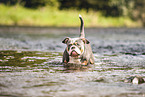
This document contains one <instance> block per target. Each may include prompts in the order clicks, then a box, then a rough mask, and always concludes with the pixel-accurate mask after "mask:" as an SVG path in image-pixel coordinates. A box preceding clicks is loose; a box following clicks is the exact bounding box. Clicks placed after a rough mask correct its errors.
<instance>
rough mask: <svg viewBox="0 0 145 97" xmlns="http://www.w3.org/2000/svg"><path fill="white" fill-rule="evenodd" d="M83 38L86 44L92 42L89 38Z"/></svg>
mask: <svg viewBox="0 0 145 97" xmlns="http://www.w3.org/2000/svg"><path fill="white" fill-rule="evenodd" d="M82 40H83V42H84V43H85V44H89V43H90V41H89V40H87V39H86V38H82Z"/></svg>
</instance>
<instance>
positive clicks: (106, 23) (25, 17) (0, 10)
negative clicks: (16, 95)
mask: <svg viewBox="0 0 145 97" xmlns="http://www.w3.org/2000/svg"><path fill="white" fill-rule="evenodd" d="M79 14H81V15H82V16H83V18H84V22H85V27H141V24H140V23H138V22H134V21H132V20H131V19H129V18H128V17H118V18H113V17H104V16H102V15H101V13H99V12H94V11H89V12H88V13H87V12H86V11H85V10H80V11H78V10H74V9H70V10H58V9H54V8H51V7H44V8H41V9H37V10H35V9H27V8H24V7H22V6H19V5H15V6H6V5H2V4H1V5H0V25H19V26H55V27H76V26H79V25H80V21H79V18H78V15H79Z"/></svg>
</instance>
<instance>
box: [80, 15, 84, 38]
mask: <svg viewBox="0 0 145 97" xmlns="http://www.w3.org/2000/svg"><path fill="white" fill-rule="evenodd" d="M79 18H80V21H81V26H80V38H85V33H84V21H83V18H82V16H81V15H80V14H79Z"/></svg>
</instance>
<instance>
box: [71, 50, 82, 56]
mask: <svg viewBox="0 0 145 97" xmlns="http://www.w3.org/2000/svg"><path fill="white" fill-rule="evenodd" d="M79 55H80V54H78V53H77V52H76V51H75V50H73V51H72V52H71V54H70V56H71V57H78V56H79Z"/></svg>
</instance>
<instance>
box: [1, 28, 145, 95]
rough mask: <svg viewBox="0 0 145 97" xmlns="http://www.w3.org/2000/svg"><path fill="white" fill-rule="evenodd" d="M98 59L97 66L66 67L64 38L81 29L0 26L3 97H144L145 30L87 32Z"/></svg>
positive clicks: (94, 29) (73, 34)
mask: <svg viewBox="0 0 145 97" xmlns="http://www.w3.org/2000/svg"><path fill="white" fill-rule="evenodd" d="M85 33H86V38H87V39H88V40H89V41H90V43H91V47H92V50H93V53H94V56H95V64H94V65H92V66H89V67H87V66H70V67H64V66H63V64H62V63H61V62H62V53H63V51H64V49H65V47H66V45H65V44H62V42H61V41H62V40H63V39H64V38H65V37H78V36H79V28H47V27H0V96H2V97H23V96H29V97H37V96H38V97H44V96H46V97H47V96H48V97H104V96H105V97H126V96H131V97H132V96H138V97H142V96H145V84H144V83H143V84H138V85H136V84H132V83H125V82H124V80H125V79H126V78H128V77H131V76H141V77H143V78H145V29H143V28H86V29H85Z"/></svg>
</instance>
